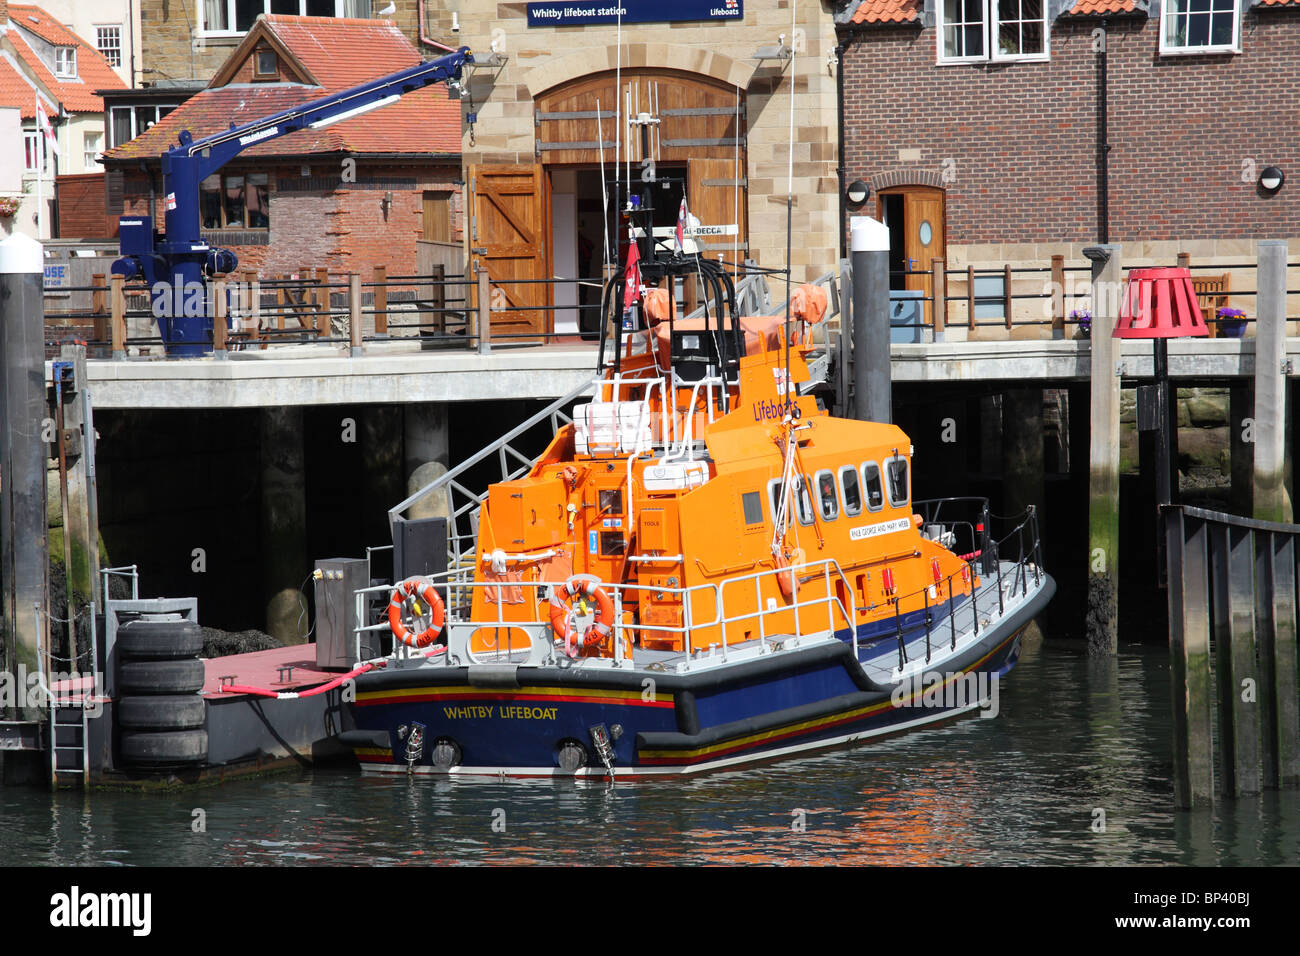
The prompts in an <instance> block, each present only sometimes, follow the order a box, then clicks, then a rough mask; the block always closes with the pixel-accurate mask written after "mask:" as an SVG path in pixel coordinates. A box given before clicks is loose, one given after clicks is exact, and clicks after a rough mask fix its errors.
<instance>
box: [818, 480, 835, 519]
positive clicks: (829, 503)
mask: <svg viewBox="0 0 1300 956" xmlns="http://www.w3.org/2000/svg"><path fill="white" fill-rule="evenodd" d="M817 504H818V506H819V507H820V508H821V509H822V519H823V520H825V521H834V520H835V519H836V518H837V517H838V516H839V513H840V500H839V498H837V497H836V495H835V476H834V475H832V474H831V473H830V472H829V471H819V472H817Z"/></svg>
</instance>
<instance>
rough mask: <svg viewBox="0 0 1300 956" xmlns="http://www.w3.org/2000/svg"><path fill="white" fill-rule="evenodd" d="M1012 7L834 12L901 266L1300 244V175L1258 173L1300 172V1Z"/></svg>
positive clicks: (951, 1)
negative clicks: (1272, 177)
mask: <svg viewBox="0 0 1300 956" xmlns="http://www.w3.org/2000/svg"><path fill="white" fill-rule="evenodd" d="M1003 6H1005V3H1004V5H1003ZM1001 9H1002V7H1000V6H999V3H998V0H866V2H861V0H853V2H850V3H848V4H843V5H841V7H840V9H839V10H838V12H837V15H836V19H837V23H838V24H839V31H840V37H841V45H842V48H843V55H842V64H843V71H844V85H845V91H846V92H845V102H844V130H843V136H844V156H845V167H846V170H845V172H846V178H847V180H848V181H850V182H851V181H853V180H855V179H859V180H862V181H864V182H866V183H868V184H869V185H871V186H872V188H873V195H872V198H871V200H870V201H869V205H868V207H867V209H866V210H865V211H866V212H868V213H870V214H872V215H881V216H884V217H886V218H887V219H889V220H890V224H891V228H892V229H894V230H895V232H896V233H897V237H896V245H897V247H898V248H897V249H896V250H895V252H896V260H895V261H896V267H899V268H901V266H902V263H903V261H904V260H905V259H907V260H911V261H912V264H913V268H920V269H924V268H927V267H928V263H929V260H930V259H931V258H933V257H940V256H942V257H943V258H944V259H945V260H946V261H947V263H948V264H949V266H950V267H951V266H957V267H965V266H966V265H967V264H973V265H975V266H976V267H979V266H985V265H1001V264H1002V263H1003V262H1007V261H1011V262H1015V263H1024V264H1027V265H1043V264H1045V263H1046V261H1047V260H1048V257H1050V256H1051V255H1053V254H1058V253H1059V254H1064V255H1066V256H1068V257H1069V258H1071V259H1073V260H1076V261H1079V260H1080V258H1081V256H1080V253H1081V249H1082V247H1083V246H1084V245H1087V244H1089V243H1093V242H1096V241H1098V240H1099V239H1102V238H1106V239H1108V240H1109V241H1111V242H1118V243H1121V244H1123V245H1124V247H1125V248H1124V257H1125V262H1126V263H1127V264H1142V263H1152V264H1162V265H1167V264H1171V263H1172V262H1173V261H1174V258H1175V256H1176V255H1177V254H1178V253H1179V252H1188V253H1189V254H1191V256H1192V258H1193V261H1194V262H1195V263H1197V264H1208V263H1213V262H1216V261H1217V262H1223V263H1241V262H1243V261H1249V260H1252V259H1253V258H1254V254H1255V247H1254V244H1255V241H1256V240H1258V239H1264V238H1281V239H1290V240H1292V241H1293V242H1294V243H1295V245H1294V246H1293V249H1296V250H1297V251H1300V189H1297V185H1300V183H1297V182H1287V183H1285V184H1284V185H1283V188H1282V189H1281V190H1280V191H1278V192H1277V193H1276V194H1274V195H1270V194H1268V193H1267V192H1266V191H1265V190H1264V189H1262V188H1261V187H1260V186H1259V184H1258V179H1259V174H1260V173H1261V172H1262V171H1263V169H1264V168H1266V167H1269V166H1276V167H1280V168H1281V169H1282V170H1283V171H1284V172H1285V173H1286V175H1287V177H1289V178H1291V179H1293V180H1294V179H1295V178H1296V176H1298V175H1300V3H1297V2H1295V0H1258V2H1255V0H1214V3H1213V9H1211V2H1210V0H1150V4H1149V8H1148V5H1147V2H1146V0H1064V2H1062V0H1021V2H1020V3H1019V5H1018V6H1017V7H1016V17H1010V16H1006V17H1003V18H1002V19H997V18H998V16H999V11H1000V10H1001ZM1006 12H1007V13H1008V14H1009V13H1010V9H1009V7H1007V8H1006ZM991 38H996V39H997V45H996V49H993V44H992V42H991ZM1103 78H1104V79H1103ZM1103 136H1104V139H1105V142H1106V143H1107V144H1108V145H1109V149H1108V150H1105V149H1102V148H1101V146H1100V144H1101V142H1102V140H1103ZM926 222H928V223H930V230H929V238H930V241H929V242H928V243H924V244H923V243H921V242H920V236H919V231H920V228H921V225H922V223H926ZM1234 285H1236V283H1235V282H1234ZM1238 287H1239V288H1253V277H1249V276H1247V277H1243V280H1242V281H1241V284H1240V285H1239V286H1238ZM950 294H951V290H950ZM1244 304H1245V305H1246V307H1247V308H1250V307H1251V305H1253V299H1249V300H1245V302H1244ZM1033 307H1036V306H1033ZM1024 308H1025V309H1026V310H1028V309H1030V308H1031V306H1030V305H1029V304H1026V305H1025V306H1024Z"/></svg>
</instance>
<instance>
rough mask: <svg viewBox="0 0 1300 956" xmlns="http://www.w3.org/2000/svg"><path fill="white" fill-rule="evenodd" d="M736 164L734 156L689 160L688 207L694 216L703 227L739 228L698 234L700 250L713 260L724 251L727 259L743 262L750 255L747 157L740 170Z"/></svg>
mask: <svg viewBox="0 0 1300 956" xmlns="http://www.w3.org/2000/svg"><path fill="white" fill-rule="evenodd" d="M736 165H737V164H736V160H735V159H734V158H729V159H691V160H688V161H687V163H686V206H687V208H688V209H690V211H691V215H693V216H695V217H696V218H697V219H699V221H700V225H701V226H714V227H727V226H733V225H734V226H735V227H736V234H735V235H732V236H729V235H714V236H708V235H704V236H697V237H696V239H695V243H696V245H697V246H698V247H699V250H700V253H701V254H702V255H707V256H708V257H709V258H710V259H714V260H716V259H717V258H718V253H722V258H723V259H724V260H725V261H727V262H733V261H736V262H743V261H744V260H745V257H746V256H747V255H748V254H749V241H748V239H749V236H748V231H747V229H746V228H745V227H746V222H747V218H748V217H747V215H746V213H747V210H748V208H749V203H748V195H747V190H746V182H745V163H744V159H743V158H742V159H741V162H740V169H739V171H737V169H736ZM738 172H739V175H737V173H738ZM733 250H734V251H733ZM728 271H730V270H728Z"/></svg>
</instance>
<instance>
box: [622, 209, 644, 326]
mask: <svg viewBox="0 0 1300 956" xmlns="http://www.w3.org/2000/svg"><path fill="white" fill-rule="evenodd" d="M627 237H628V239H629V240H631V242H630V244H629V245H628V247H627V266H626V267H625V268H624V269H623V308H624V309H630V308H632V306H633V305H634V304H635V303H636V302H638V301H639V300H640V299H641V250H640V249H638V248H637V245H636V234H635V233H634V232H633V231H632V227H631V226H628V229H627Z"/></svg>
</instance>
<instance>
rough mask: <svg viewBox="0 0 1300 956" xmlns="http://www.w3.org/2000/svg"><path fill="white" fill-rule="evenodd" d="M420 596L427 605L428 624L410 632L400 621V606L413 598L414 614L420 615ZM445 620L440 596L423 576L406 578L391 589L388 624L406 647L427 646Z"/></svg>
mask: <svg viewBox="0 0 1300 956" xmlns="http://www.w3.org/2000/svg"><path fill="white" fill-rule="evenodd" d="M420 598H423V599H424V602H425V603H426V604H428V605H429V626H428V627H427V628H425V629H424V630H423V631H422V632H421V633H419V634H412V633H411V631H409V630H408V629H407V627H406V625H405V624H403V623H402V608H403V607H404V606H405V605H406V602H407V601H408V600H414V602H415V606H414V608H413V610H414V611H415V615H416V617H421V616H422V615H423V613H424V612H423V611H421V610H420V605H419V599H420ZM445 620H446V617H445V610H444V608H443V604H442V597H441V596H440V595H439V594H438V592H437V591H435V590H434V589H433V585H432V584H430V583H429V582H428V581H426V580H425V579H424V578H407V579H406V580H405V581H401V582H399V583H398V585H397V587H396V588H394V589H393V596H392V598H391V599H390V600H389V602H388V626H389V627H390V628H392V631H393V637H395V638H397V640H399V641H401V642H402V643H403V644H405V645H406V646H407V647H428V646H429V645H430V644H432V643H433V642H434V641H436V640H437V639H438V635H439V634H441V633H442V625H443V623H444V622H445Z"/></svg>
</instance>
